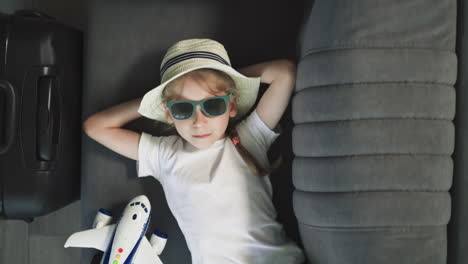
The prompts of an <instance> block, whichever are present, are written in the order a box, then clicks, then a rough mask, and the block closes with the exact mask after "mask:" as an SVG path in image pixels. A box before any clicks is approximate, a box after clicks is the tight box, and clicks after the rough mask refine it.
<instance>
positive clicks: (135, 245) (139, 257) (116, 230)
mask: <svg viewBox="0 0 468 264" xmlns="http://www.w3.org/2000/svg"><path fill="white" fill-rule="evenodd" d="M150 213H151V205H150V203H149V200H148V198H147V197H146V196H145V195H140V196H137V197H135V198H133V199H132V200H131V201H130V202H129V203H128V205H127V206H126V207H125V210H124V212H123V214H122V218H121V219H120V221H119V223H118V224H115V225H109V223H110V221H111V220H112V215H111V214H110V212H108V211H106V210H104V209H99V211H98V213H97V215H96V218H95V219H94V223H93V228H94V229H89V230H85V231H82V232H78V233H74V234H72V235H71V236H70V237H69V238H68V239H67V242H65V247H66V248H67V247H84V248H95V249H99V250H101V251H104V255H103V257H102V260H101V264H162V262H161V260H160V259H159V255H160V254H161V253H162V251H163V250H164V247H165V246H166V242H167V235H166V234H163V233H159V232H157V231H156V232H154V233H153V234H152V236H151V240H150V241H151V242H148V240H147V239H146V236H145V234H146V230H147V229H148V223H149V220H150Z"/></svg>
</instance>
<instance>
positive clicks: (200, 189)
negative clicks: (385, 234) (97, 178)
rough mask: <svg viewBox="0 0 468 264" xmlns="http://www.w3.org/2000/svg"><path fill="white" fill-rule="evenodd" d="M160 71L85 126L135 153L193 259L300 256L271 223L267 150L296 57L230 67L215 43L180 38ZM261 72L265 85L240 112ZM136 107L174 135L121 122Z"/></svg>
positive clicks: (269, 263)
mask: <svg viewBox="0 0 468 264" xmlns="http://www.w3.org/2000/svg"><path fill="white" fill-rule="evenodd" d="M160 70H161V84H160V85H159V86H157V87H156V88H154V89H152V90H151V91H149V92H148V93H147V94H146V95H145V96H144V97H143V99H142V100H141V99H136V100H133V101H130V102H128V103H124V104H121V105H118V106H115V107H112V108H110V109H107V110H104V111H102V112H99V113H97V114H94V115H93V116H91V117H90V118H88V119H87V120H86V121H85V123H84V128H85V132H86V133H87V134H88V135H89V136H90V137H91V138H93V139H94V140H96V141H98V142H99V143H101V144H103V145H104V146H106V147H108V148H110V149H111V150H113V151H115V152H117V153H119V154H121V155H124V156H126V157H128V158H131V159H135V160H137V167H138V176H147V175H152V176H153V177H155V178H156V179H157V180H159V181H160V183H161V185H162V186H163V189H164V193H165V195H166V199H167V202H168V205H169V208H170V209H171V212H172V213H173V214H174V216H175V218H176V219H177V222H178V224H179V226H180V228H181V230H182V232H183V234H184V237H185V239H186V241H187V245H188V247H189V250H190V253H191V255H192V263H193V264H202V263H203V264H224V263H238V264H252V263H259V264H260V263H265V264H275V263H278V264H296V263H303V262H304V255H303V253H302V251H301V250H300V249H299V248H298V247H297V245H295V244H294V243H293V242H292V241H291V240H290V239H288V238H287V237H286V235H285V233H284V230H283V228H282V226H281V224H279V223H278V222H276V210H275V208H274V206H273V203H272V187H271V183H270V180H269V177H268V173H269V171H270V166H269V161H268V158H267V154H266V153H267V150H268V148H269V146H270V145H271V143H272V142H273V141H274V140H275V139H276V138H277V137H278V135H279V134H278V133H275V132H274V131H273V128H274V127H275V126H276V125H277V123H278V121H279V120H280V118H281V116H282V114H283V112H284V111H285V109H286V106H287V104H288V102H289V99H290V97H291V94H292V91H293V87H294V84H295V65H294V64H293V63H292V62H291V61H288V60H275V61H270V62H264V63H260V64H255V65H251V66H248V67H245V68H243V69H239V71H236V70H234V69H233V68H232V67H231V64H230V60H229V57H228V55H227V52H226V50H225V49H224V47H223V46H222V45H221V44H220V43H218V42H216V41H214V40H210V39H189V40H183V41H179V42H177V43H175V44H174V45H173V46H172V47H170V48H169V49H168V51H167V53H166V55H165V56H164V59H163V61H162V63H161V69H160ZM247 76H260V77H247ZM260 81H262V82H264V83H268V84H270V86H269V87H268V89H267V90H266V91H265V93H264V95H263V96H262V98H261V99H260V101H259V103H258V105H257V107H256V109H254V110H253V111H252V113H251V114H250V115H248V116H247V117H245V115H246V113H248V112H249V110H250V108H251V107H252V106H253V105H254V103H255V101H256V97H257V93H258V88H259V84H260ZM137 109H138V112H137ZM140 114H141V115H143V116H146V117H148V118H151V119H155V120H158V121H161V122H165V123H168V124H171V125H173V126H175V129H176V130H177V133H178V135H174V136H167V137H155V136H151V135H149V134H146V133H141V135H140V134H138V133H136V132H133V131H129V130H125V129H122V128H121V127H122V126H123V125H124V124H126V123H127V122H129V121H131V120H133V119H136V118H138V117H140V116H141V115H140ZM244 117H245V119H243V120H242V118H244ZM239 120H241V121H239Z"/></svg>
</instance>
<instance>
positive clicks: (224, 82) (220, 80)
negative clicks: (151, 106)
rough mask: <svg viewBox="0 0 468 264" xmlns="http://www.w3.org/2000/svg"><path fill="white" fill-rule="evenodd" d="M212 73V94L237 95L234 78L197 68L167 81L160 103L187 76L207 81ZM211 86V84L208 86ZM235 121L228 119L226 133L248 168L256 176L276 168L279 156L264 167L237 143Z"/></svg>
mask: <svg viewBox="0 0 468 264" xmlns="http://www.w3.org/2000/svg"><path fill="white" fill-rule="evenodd" d="M210 73H211V74H213V75H214V76H215V77H216V85H215V86H214V88H210V89H211V92H212V93H213V94H216V93H219V92H221V91H223V92H225V93H226V94H230V93H232V94H233V95H234V96H238V94H237V90H236V84H235V82H234V80H233V79H232V78H231V77H230V76H229V75H228V74H226V73H225V72H222V71H219V70H215V69H207V68H204V69H197V70H193V71H191V72H189V73H187V74H184V75H182V76H179V77H177V78H176V79H174V80H172V81H171V82H169V83H168V84H167V85H166V87H165V89H164V90H163V92H162V95H161V98H162V103H163V104H165V103H166V102H168V101H171V100H174V98H175V94H174V90H175V88H176V87H179V86H180V83H181V82H182V81H183V80H185V78H187V77H188V76H190V77H191V78H195V79H196V80H197V81H200V82H207V79H208V78H207V75H208V74H210ZM208 87H211V86H208ZM236 124H237V123H236V122H234V121H233V120H232V119H230V120H229V124H228V128H227V129H226V131H227V132H226V134H227V136H229V138H230V139H231V140H232V141H233V143H235V144H234V146H235V147H236V149H237V151H238V152H239V154H240V156H241V157H242V159H243V160H244V161H245V163H246V164H247V166H248V167H249V169H250V170H251V171H252V172H253V173H254V174H255V175H257V176H265V175H267V174H269V173H270V172H271V171H273V170H274V169H276V168H278V167H279V165H280V164H281V162H282V159H281V156H280V157H279V158H278V159H277V160H275V162H274V163H273V165H272V166H271V167H270V168H264V167H263V166H262V165H261V164H260V163H259V162H258V161H257V159H255V157H254V156H252V154H250V152H249V151H248V150H247V149H246V148H245V147H244V146H243V145H242V142H239V143H237V141H238V140H239V136H238V134H237V131H236V129H235V127H236ZM236 137H237V139H235V138H236Z"/></svg>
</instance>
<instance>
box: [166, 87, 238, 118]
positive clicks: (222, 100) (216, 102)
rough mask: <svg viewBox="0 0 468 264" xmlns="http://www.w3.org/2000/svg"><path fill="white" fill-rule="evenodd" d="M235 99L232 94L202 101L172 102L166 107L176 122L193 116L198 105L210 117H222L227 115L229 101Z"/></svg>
mask: <svg viewBox="0 0 468 264" xmlns="http://www.w3.org/2000/svg"><path fill="white" fill-rule="evenodd" d="M232 97H233V95H232V93H230V94H228V95H224V96H215V97H210V98H206V99H203V100H200V101H172V102H167V103H166V106H167V108H168V109H169V112H170V113H171V116H172V118H174V119H176V120H186V119H189V118H191V117H192V116H193V113H194V112H195V109H196V108H197V105H200V108H201V110H202V112H203V113H204V114H205V115H206V116H208V117H215V116H220V115H223V114H224V113H226V110H227V105H228V102H229V100H231V98H232Z"/></svg>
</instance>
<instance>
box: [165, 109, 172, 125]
mask: <svg viewBox="0 0 468 264" xmlns="http://www.w3.org/2000/svg"><path fill="white" fill-rule="evenodd" d="M164 112H165V113H166V120H167V122H168V123H169V124H173V123H174V119H172V116H171V113H169V109H168V108H167V106H164Z"/></svg>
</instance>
